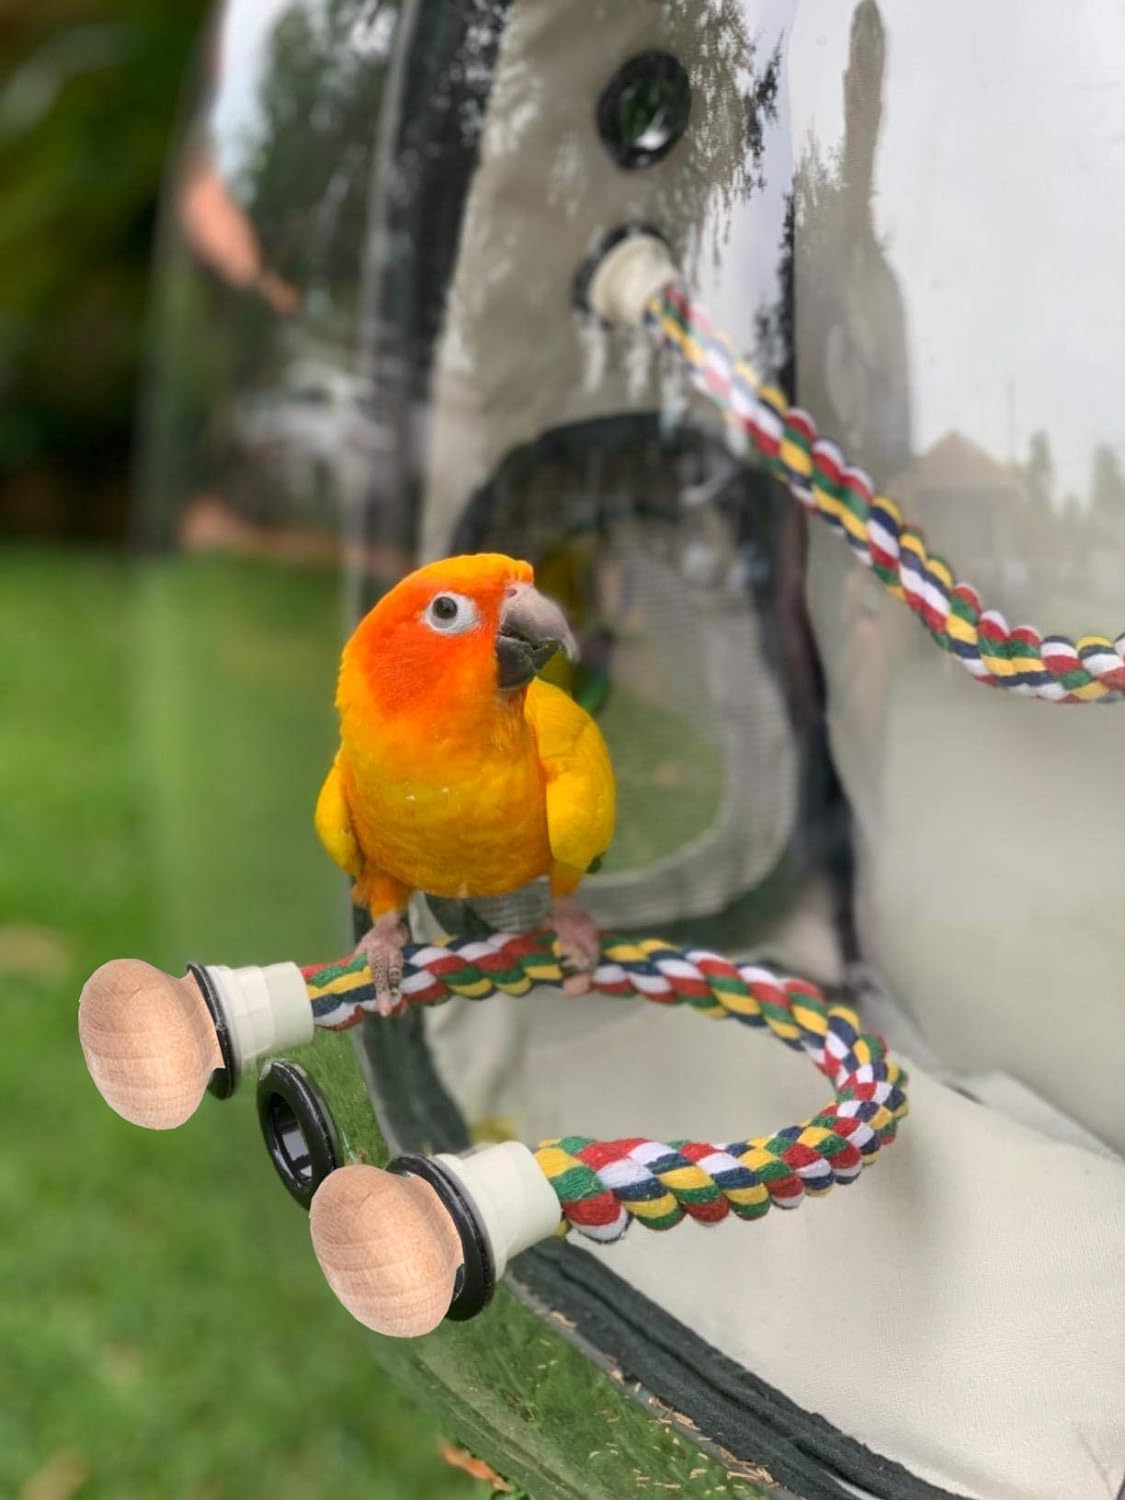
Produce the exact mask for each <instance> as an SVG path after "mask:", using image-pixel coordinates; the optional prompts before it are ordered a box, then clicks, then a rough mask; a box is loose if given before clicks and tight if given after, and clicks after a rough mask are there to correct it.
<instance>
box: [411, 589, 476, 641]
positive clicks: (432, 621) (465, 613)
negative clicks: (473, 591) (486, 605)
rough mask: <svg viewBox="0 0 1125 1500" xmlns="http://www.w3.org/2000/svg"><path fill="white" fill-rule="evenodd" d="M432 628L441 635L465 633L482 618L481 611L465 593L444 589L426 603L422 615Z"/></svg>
mask: <svg viewBox="0 0 1125 1500" xmlns="http://www.w3.org/2000/svg"><path fill="white" fill-rule="evenodd" d="M422 618H423V620H425V622H426V624H427V625H428V626H429V627H430V629H431V630H436V631H437V633H438V634H439V635H464V634H465V632H466V630H472V628H473V626H474V625H476V624H477V623H478V621H479V620H480V611H479V610H478V609H477V607H476V605H475V604H474V603H473V601H472V600H471V599H466V597H465V595H464V594H451V593H448V592H446V591H445V590H442V592H441V593H440V594H435V595H434V597H433V598H432V599H431V600H430V602H429V604H427V605H426V612H425V614H424V615H423V616H422Z"/></svg>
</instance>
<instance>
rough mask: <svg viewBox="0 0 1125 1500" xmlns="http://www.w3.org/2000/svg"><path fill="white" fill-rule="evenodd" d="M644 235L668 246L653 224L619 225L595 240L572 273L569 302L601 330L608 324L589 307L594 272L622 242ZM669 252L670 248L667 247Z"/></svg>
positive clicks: (665, 236) (666, 240) (664, 235)
mask: <svg viewBox="0 0 1125 1500" xmlns="http://www.w3.org/2000/svg"><path fill="white" fill-rule="evenodd" d="M642 234H643V235H646V236H647V237H648V238H649V239H653V240H659V241H660V242H661V244H663V245H668V236H667V235H666V234H662V233H661V232H660V230H659V229H657V227H656V225H655V224H642V223H636V224H619V225H618V226H617V228H616V229H610V230H607V231H606V233H605V234H603V235H600V236H599V238H598V239H597V240H595V242H594V245H593V248H592V249H591V250H590V251H589V252H588V253H587V254H586V256H585V257H584V259H583V261H582V263H581V265H580V266H579V267H578V270H577V271H576V272H575V273H574V281H573V283H572V285H571V300H572V301H573V303H574V305H575V307H576V308H578V310H579V312H584V313H586V314H587V316H589V317H591V318H595V319H596V321H597V322H598V323H600V324H601V325H602V327H603V328H608V327H609V324H608V323H607V322H606V321H605V319H604V318H597V317H596V314H595V313H594V309H593V308H592V307H591V306H590V284H591V282H592V281H593V279H594V272H595V271H596V270H597V269H598V267H599V266H600V265H601V263H602V261H603V260H605V258H606V256H607V255H608V254H609V252H610V251H611V250H613V249H615V248H616V246H618V245H620V244H621V242H622V240H633V239H636V238H637V236H638V235H642ZM668 248H669V250H671V248H672V247H671V246H670V245H668Z"/></svg>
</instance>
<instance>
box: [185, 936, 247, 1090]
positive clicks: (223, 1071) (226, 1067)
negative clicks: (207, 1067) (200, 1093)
mask: <svg viewBox="0 0 1125 1500" xmlns="http://www.w3.org/2000/svg"><path fill="white" fill-rule="evenodd" d="M187 970H188V973H189V974H190V975H191V976H192V978H193V979H194V980H195V982H196V984H197V985H198V986H199V990H200V993H201V994H202V996H203V999H204V1001H205V1002H206V1005H207V1009H208V1010H209V1011H210V1012H211V1020H212V1022H213V1023H214V1026H215V1035H216V1036H217V1037H218V1039H219V1051H220V1052H221V1053H222V1057H223V1066H222V1067H221V1068H216V1069H215V1071H214V1072H213V1073H212V1074H211V1082H210V1083H209V1084H208V1085H207V1089H208V1092H209V1093H212V1094H214V1096H215V1098H216V1099H229V1098H230V1096H231V1095H232V1094H233V1093H234V1091H235V1089H236V1088H237V1087H238V1061H237V1059H236V1057H235V1055H234V1039H233V1037H232V1036H231V1034H230V1027H229V1026H228V1025H227V1018H226V1013H225V1012H224V1010H223V1002H222V1001H221V1000H220V999H219V991H218V989H217V988H216V985H215V981H214V980H213V979H212V978H211V976H210V974H208V972H207V970H206V968H205V967H204V965H203V964H188V966H187Z"/></svg>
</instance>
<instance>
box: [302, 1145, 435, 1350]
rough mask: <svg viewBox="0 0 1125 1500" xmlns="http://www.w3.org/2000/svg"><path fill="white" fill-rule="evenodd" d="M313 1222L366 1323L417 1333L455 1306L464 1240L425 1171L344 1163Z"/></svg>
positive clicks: (327, 1185)
mask: <svg viewBox="0 0 1125 1500" xmlns="http://www.w3.org/2000/svg"><path fill="white" fill-rule="evenodd" d="M309 1228H310V1230H311V1232H312V1241H313V1249H314V1250H315V1252H316V1258H317V1260H318V1261H319V1262H320V1268H321V1270H322V1271H323V1272H324V1275H325V1277H326V1278H327V1280H328V1285H329V1286H330V1287H331V1288H332V1290H333V1291H334V1292H335V1294H336V1296H337V1297H338V1298H339V1299H340V1301H341V1302H342V1303H343V1304H344V1306H345V1307H346V1308H347V1309H348V1311H349V1312H350V1313H351V1315H352V1317H353V1318H356V1319H358V1320H359V1322H361V1323H362V1324H363V1325H364V1326H365V1327H366V1328H371V1329H373V1330H374V1331H375V1332H376V1333H385V1334H389V1335H390V1336H391V1337H392V1338H417V1337H418V1336H419V1335H420V1334H423V1333H429V1332H430V1331H431V1329H434V1328H436V1327H437V1326H438V1324H439V1323H440V1322H441V1320H442V1319H443V1318H444V1317H445V1315H446V1313H447V1312H448V1311H449V1305H450V1303H451V1302H452V1301H453V1288H454V1283H455V1281H456V1277H457V1271H458V1269H459V1268H460V1266H461V1263H462V1260H463V1255H462V1251H461V1240H460V1237H459V1236H458V1233H457V1230H456V1228H455V1227H454V1225H453V1222H452V1220H451V1219H450V1217H449V1214H448V1212H447V1211H446V1209H445V1208H444V1206H443V1205H442V1202H441V1199H440V1198H439V1197H438V1195H437V1193H436V1192H435V1191H434V1189H433V1188H432V1187H431V1186H430V1185H429V1183H428V1182H424V1181H423V1180H422V1179H421V1178H420V1177H407V1176H399V1175H398V1174H396V1173H394V1172H381V1171H379V1170H378V1169H377V1168H376V1167H365V1166H350V1167H340V1168H339V1169H338V1170H337V1171H335V1172H333V1173H332V1174H331V1175H330V1176H329V1177H326V1178H325V1180H324V1181H323V1182H322V1183H321V1185H320V1187H319V1188H318V1189H317V1192H316V1196H315V1197H314V1198H313V1201H312V1207H311V1209H310V1211H309Z"/></svg>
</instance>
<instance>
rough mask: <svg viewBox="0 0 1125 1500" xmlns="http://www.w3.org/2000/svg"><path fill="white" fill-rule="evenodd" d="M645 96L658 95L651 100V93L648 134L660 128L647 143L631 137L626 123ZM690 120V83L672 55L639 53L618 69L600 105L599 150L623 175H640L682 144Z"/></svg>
mask: <svg viewBox="0 0 1125 1500" xmlns="http://www.w3.org/2000/svg"><path fill="white" fill-rule="evenodd" d="M645 90H650V91H656V93H657V94H658V95H659V97H658V98H656V99H655V100H654V99H653V96H652V93H651V92H650V96H649V106H650V112H651V113H650V116H649V118H648V121H647V128H648V129H652V127H653V125H654V124H657V123H659V124H660V125H661V126H662V130H661V131H660V132H659V133H658V134H657V135H656V136H655V138H653V139H652V140H650V141H649V142H647V143H646V141H645V137H644V133H643V132H642V133H641V134H639V135H633V134H632V133H631V132H630V127H629V124H628V121H627V118H626V116H627V112H628V111H629V110H630V108H631V107H635V105H636V103H637V101H638V96H642V97H643V91H645ZM642 107H643V106H642ZM657 112H658V113H657ZM642 118H643V117H642ZM690 119H691V80H690V79H689V78H688V75H687V69H686V68H685V67H684V65H683V63H682V62H681V61H680V60H679V58H678V57H673V56H672V54H671V53H670V52H638V53H637V55H636V56H635V57H631V58H630V59H629V61H628V62H626V63H623V64H622V65H621V67H620V68H618V70H617V72H616V73H615V74H614V75H613V77H612V78H611V79H610V80H609V82H608V83H607V84H606V86H605V88H604V89H603V90H602V93H601V97H600V98H599V100H598V107H597V122H598V134H599V135H600V136H601V140H602V145H603V146H604V147H605V149H606V151H607V153H608V154H609V156H610V157H611V158H612V159H613V161H615V162H616V163H617V165H618V166H619V167H621V168H623V169H624V170H625V171H626V172H640V171H643V170H644V169H645V168H646V167H652V166H655V165H656V163H657V162H658V161H663V160H664V158H665V157H666V156H667V155H668V153H669V152H670V151H673V150H674V149H675V148H676V146H678V145H679V143H680V141H681V140H682V139H683V135H684V131H685V130H686V129H687V128H688V122H689V120H690Z"/></svg>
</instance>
